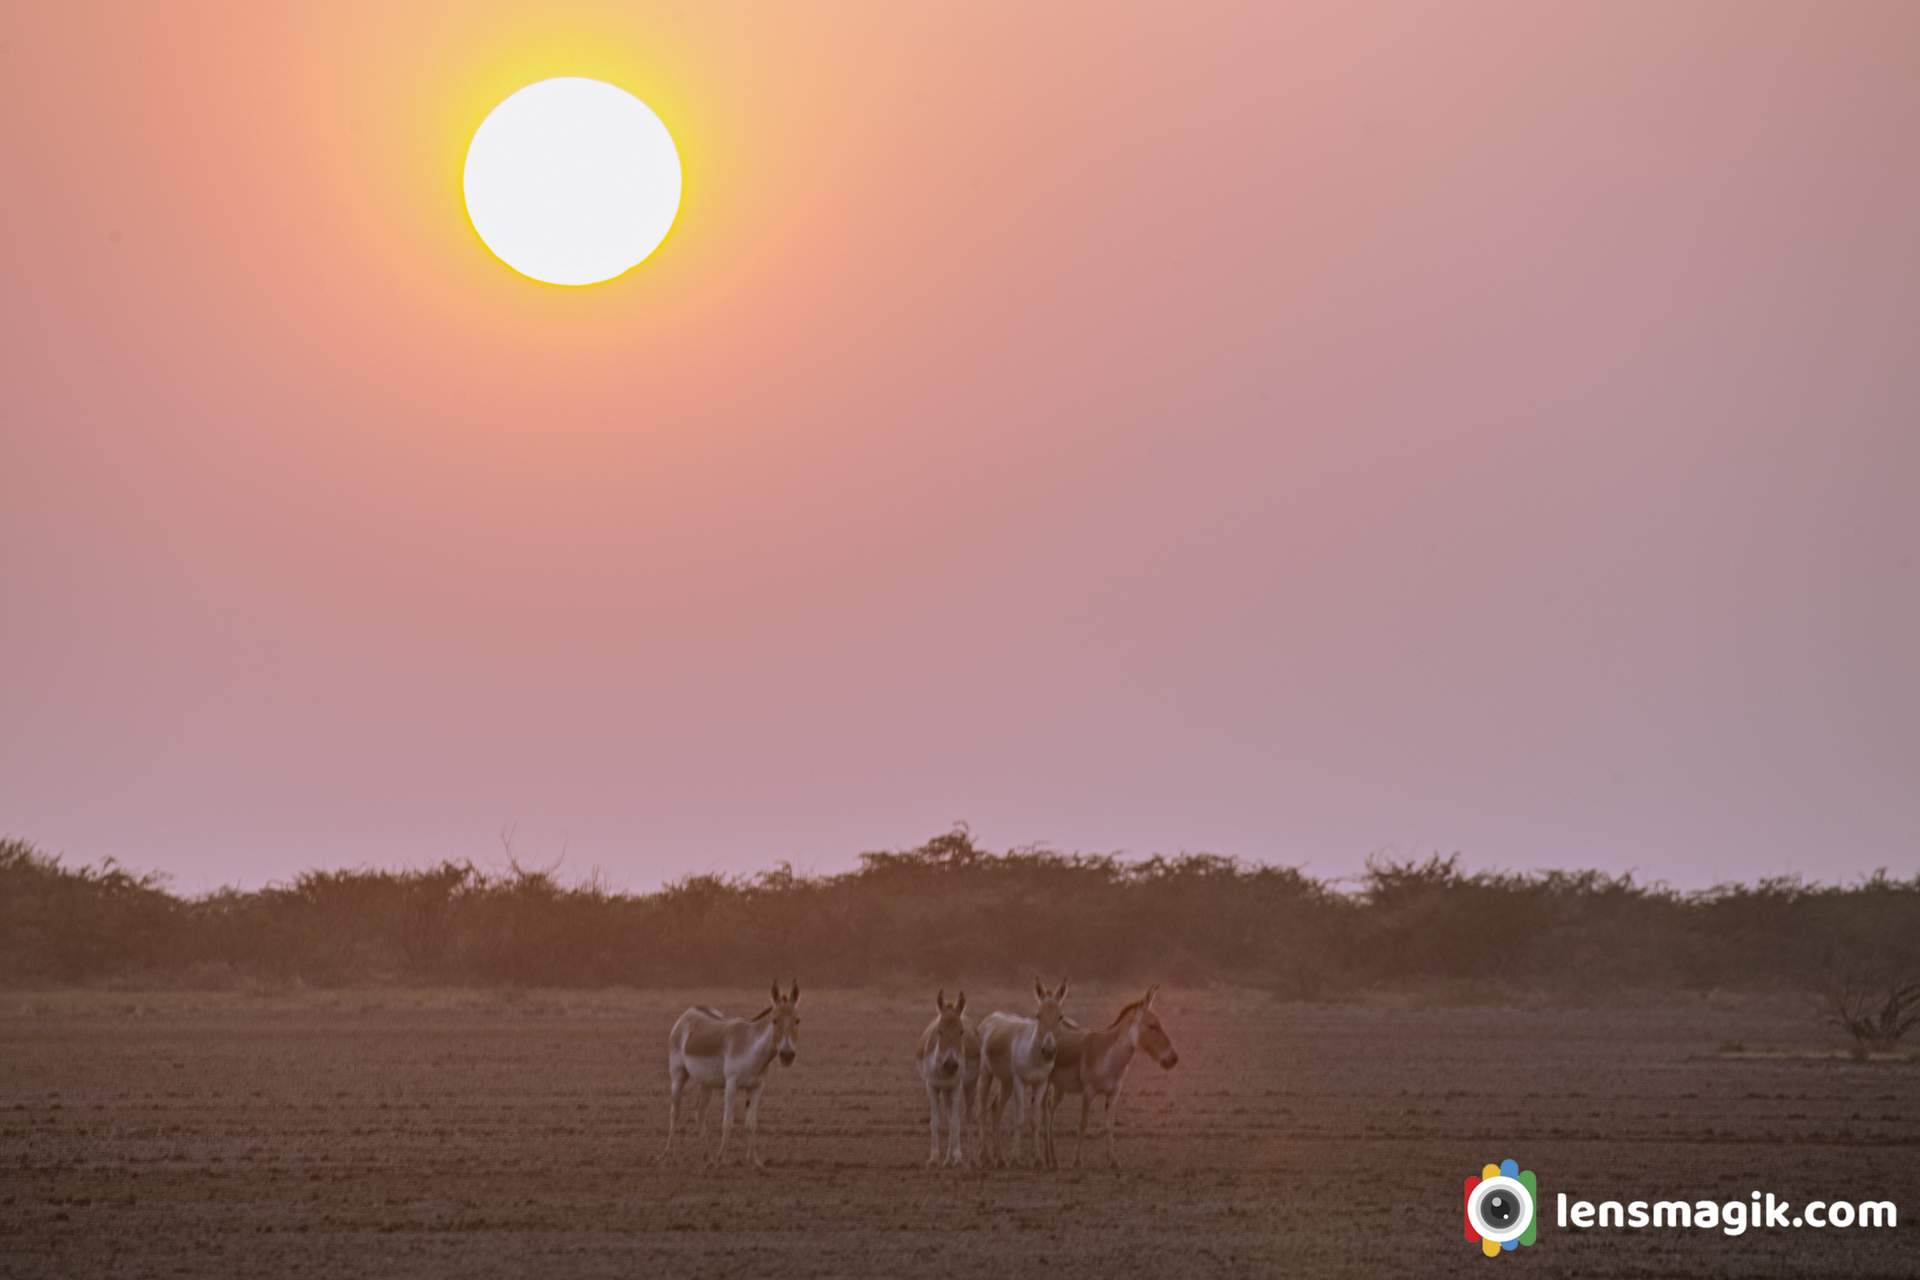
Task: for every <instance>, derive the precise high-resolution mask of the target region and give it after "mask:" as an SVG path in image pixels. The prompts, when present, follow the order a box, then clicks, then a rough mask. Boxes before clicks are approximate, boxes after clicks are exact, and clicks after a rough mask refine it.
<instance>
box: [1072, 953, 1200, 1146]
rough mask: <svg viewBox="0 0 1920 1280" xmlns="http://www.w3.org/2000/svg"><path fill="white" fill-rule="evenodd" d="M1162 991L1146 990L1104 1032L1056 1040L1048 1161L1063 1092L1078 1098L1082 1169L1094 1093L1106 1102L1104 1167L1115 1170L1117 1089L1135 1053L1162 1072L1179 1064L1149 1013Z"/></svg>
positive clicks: (1074, 1033)
mask: <svg viewBox="0 0 1920 1280" xmlns="http://www.w3.org/2000/svg"><path fill="white" fill-rule="evenodd" d="M1159 990H1160V988H1159V987H1158V986H1152V987H1148V988H1147V994H1146V995H1144V996H1142V997H1141V998H1140V999H1138V1000H1136V1001H1134V1002H1133V1003H1132V1004H1130V1005H1128V1006H1127V1007H1126V1008H1124V1009H1122V1010H1121V1011H1120V1013H1119V1015H1118V1016H1117V1017H1115V1018H1114V1020H1113V1022H1112V1024H1111V1025H1109V1026H1108V1027H1107V1028H1106V1029H1105V1030H1103V1031H1068V1032H1067V1033H1065V1034H1064V1035H1062V1036H1061V1037H1060V1042H1059V1046H1058V1052H1057V1053H1056V1054H1055V1055H1054V1060H1053V1076H1052V1078H1051V1079H1050V1080H1049V1081H1048V1083H1047V1097H1046V1142H1047V1163H1048V1164H1049V1165H1050V1166H1051V1165H1054V1164H1056V1163H1057V1160H1056V1157H1055V1155H1054V1150H1053V1113H1054V1111H1055V1109H1057V1108H1058V1107H1059V1105H1060V1098H1061V1096H1062V1095H1064V1094H1069V1093H1077V1094H1079V1095H1080V1136H1079V1139H1078V1140H1077V1141H1076V1142H1075V1143H1074V1147H1073V1164H1074V1167H1075V1168H1076V1169H1077V1168H1079V1167H1080V1155H1081V1152H1082V1151H1083V1150H1084V1149H1085V1148H1086V1145H1087V1113H1088V1112H1089V1111H1091V1110H1092V1108H1093V1099H1094V1096H1095V1095H1096V1094H1097V1095H1098V1096H1100V1097H1101V1098H1103V1099H1104V1100H1105V1101H1106V1104H1107V1163H1108V1164H1109V1165H1112V1166H1114V1167H1116V1168H1117V1167H1119V1164H1120V1159H1119V1156H1118V1155H1116V1154H1115V1152H1114V1148H1113V1131H1114V1128H1115V1126H1116V1125H1118V1124H1119V1123H1120V1086H1121V1084H1122V1083H1124V1082H1125V1080H1126V1078H1127V1068H1128V1067H1129V1066H1130V1065H1132V1063H1133V1054H1134V1051H1135V1050H1136V1049H1143V1050H1145V1051H1146V1052H1147V1054H1148V1055H1149V1056H1150V1057H1152V1058H1153V1060H1154V1061H1155V1062H1158V1063H1159V1064H1160V1066H1161V1067H1162V1069H1164V1070H1169V1071H1170V1070H1172V1069H1173V1067H1174V1064H1176V1063H1178V1062H1179V1061H1180V1055H1179V1054H1178V1053H1176V1052H1175V1051H1174V1048H1173V1041H1172V1040H1171V1039H1169V1038H1168V1037H1167V1029H1166V1028H1165V1027H1163V1026H1161V1025H1160V1018H1159V1015H1158V1014H1156V1013H1154V1011H1153V997H1154V994H1155V993H1156V992H1158V991H1159Z"/></svg>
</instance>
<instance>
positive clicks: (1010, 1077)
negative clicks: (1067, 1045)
mask: <svg viewBox="0 0 1920 1280" xmlns="http://www.w3.org/2000/svg"><path fill="white" fill-rule="evenodd" d="M1033 994H1034V998H1035V999H1036V1000H1038V1001H1039V1008H1038V1009H1037V1010H1036V1011H1035V1013H1034V1016H1033V1017H1031V1018H1023V1017H1021V1016H1020V1015H1019V1014H1015V1013H991V1014H988V1015H987V1016H986V1018H984V1019H983V1020H982V1021H981V1023H980V1082H979V1086H978V1088H979V1107H980V1123H981V1125H982V1126H983V1127H984V1132H983V1133H982V1134H981V1138H980V1147H981V1151H982V1154H983V1156H984V1157H985V1158H986V1159H987V1160H988V1161H989V1162H990V1163H998V1164H1003V1165H1004V1164H1006V1163H1008V1160H1007V1154H1006V1152H1005V1151H1004V1150H1003V1149H1002V1147H1001V1142H1000V1113H1001V1112H1002V1111H1004V1110H1005V1109H1006V1105H1007V1096H1008V1095H1009V1094H1011V1095H1012V1096H1013V1098H1014V1099H1015V1101H1016V1102H1017V1103H1018V1107H1017V1109H1016V1117H1017V1118H1016V1120H1015V1122H1014V1123H1015V1124H1016V1126H1018V1127H1016V1128H1015V1130H1014V1135H1013V1158H1014V1159H1015V1160H1018V1159H1019V1156H1020V1129H1022V1128H1024V1129H1025V1130H1026V1131H1027V1135H1028V1138H1029V1139H1030V1140H1031V1139H1033V1135H1034V1123H1035V1121H1036V1120H1037V1119H1038V1116H1039V1111H1040V1105H1041V1102H1042V1099H1041V1092H1042V1091H1043V1090H1044V1089H1045V1088H1046V1086H1047V1080H1048V1078H1049V1077H1050V1076H1051V1075H1052V1074H1053V1059H1054V1054H1055V1052H1056V1051H1057V1047H1058V1041H1057V1037H1058V1035H1059V1032H1060V1026H1061V1021H1062V1019H1063V1017H1064V1015H1063V1014H1062V1013H1061V1012H1060V1005H1061V1003H1062V1002H1063V1001H1064V1000H1066V998H1067V983H1066V980H1065V979H1064V978H1063V979H1061V981H1060V986H1059V988H1058V989H1057V990H1054V991H1048V990H1047V989H1046V987H1045V986H1043V985H1042V984H1041V982H1040V979H1039V978H1037V977H1036V978H1035V979H1034V980H1033ZM989 1101H991V1106H992V1110H991V1111H989V1110H988V1106H989ZM1036 1154H1037V1151H1036Z"/></svg>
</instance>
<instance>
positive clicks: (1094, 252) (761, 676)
mask: <svg viewBox="0 0 1920 1280" xmlns="http://www.w3.org/2000/svg"><path fill="white" fill-rule="evenodd" d="M396 11H398V12H396ZM565 74H588V75H601V76H605V77H606V78H610V79H618V80H620V81H621V82H622V83H623V84H624V86H625V87H626V88H628V89H630V90H632V91H633V92H635V93H637V94H638V95H640V96H641V97H643V98H646V99H647V100H648V101H650V102H651V103H653V105H654V106H655V107H656V108H657V109H658V110H659V111H660V114H661V115H662V117H663V118H664V119H665V120H666V123H667V124H668V126H669V127H670V128H671V129H673V130H674V132H675V134H676V136H677V137H678V138H679V139H680V142H681V146H682V150H683V153H684V154H685V157H686V161H687V169H686V182H687V195H686V202H685V204H684V206H683V209H682V213H681V221H680V223H679V225H678V226H677V227H676V229H675V231H674V233H673V236H672V238H671V239H670V240H669V241H668V242H667V244H666V246H665V247H664V248H663V249H662V250H661V252H660V254H659V255H658V256H657V257H656V258H655V259H654V260H652V261H650V262H649V263H647V264H645V265H643V266H642V267H641V268H640V269H639V270H637V271H636V272H634V273H633V274H632V275H631V276H629V277H627V278H625V279H624V280H622V281H620V282H618V283H616V284H614V285H611V286H606V287H603V288H598V289H592V290H586V291H565V290H556V289H549V288H543V287H540V286H536V285H533V284H530V283H529V282H527V281H525V280H523V279H521V278H520V277H518V276H516V275H514V274H513V273H512V272H511V271H509V270H507V269H506V268H505V267H503V266H501V265H500V264H499V263H498V262H497V261H495V260H494V259H492V258H491V257H490V256H488V255H487V253H486V251H485V250H484V248H483V247H482V246H481V245H480V244H479V243H478V241H477V240H476V239H475V238H474V237H473V234H472V232H471V230H470V229H469V227H468V225H467V222H466V219H465V215H464V211H463V209H462V207H461V204H460V196H459V171H460V164H461V158H462V155H463V153H464V148H465V143H466V139H467V137H468V135H469V134H470V132H471V129H472V128H473V126H474V125H476V124H477V123H478V120H479V118H480V116H482V115H484V113H485V111H486V109H487V108H488V107H490V106H491V105H492V103H493V102H494V101H497V100H498V98H499V97H502V96H504V95H505V93H506V92H508V91H510V90H511V89H512V88H515V87H517V86H518V85H519V84H522V83H526V82H528V81H531V80H534V79H539V78H541V77H543V76H547V75H565ZM0 110H4V114H5V121H6V123H5V127H4V130H3V131H0V172H4V173H5V175H6V196H5V198H4V200H0V233H4V234H3V235H0V243H3V244H4V259H3V260H0V261H3V264H4V265H3V266H0V270H3V271H4V286H5V292H4V298H5V301H4V325H5V332H4V334H0V337H3V338H4V343H3V344H0V361H3V362H4V365H3V366H0V373H3V374H4V379H3V385H4V392H3V393H0V394H4V416H3V418H0V423H3V425H0V590H3V591H4V595H3V597H0V657H3V659H4V660H3V661H0V831H5V832H11V833H13V834H16V835H20V836H24V837H27V838H29V839H32V840H34V841H36V842H38V843H40V844H41V845H43V846H44V847H46V848H49V849H52V850H62V851H65V852H66V853H67V854H69V855H70V856H72V857H76V858H87V859H91V858H97V857H101V856H105V855H108V854H112V855H117V856H119V857H120V858H122V859H123V860H125V861H127V862H130V863H132V864H134V865H136V866H140V867H158V868H165V869H168V870H171V871H173V872H175V873H176V874H177V876H178V879H179V882H180V883H181V884H182V885H183V886H185V887H188V888H204V887H208V886H211V885H214V884H217V883H220V882H224V881H238V882H241V883H244V884H259V883H261V882H264V881H267V880H270V879H274V878H277V877H283V876H286V875H288V874H290V873H292V872H294V871H296V870H298V869H300V868H304V867H310V866H323V865H327V866H333V865H342V864H353V863H382V864H397V863H418V862H421V861H425V860H428V859H435V858H441V857H466V856H471V857H474V858H476V859H478V860H481V861H482V862H486V861H491V860H497V859H498V856H499V846H498V843H497V837H496V832H497V830H498V829H499V827H500V826H501V824H502V823H503V822H505V821H509V820H517V822H518V823H519V840H518V845H517V848H518V849H519V851H520V852H521V853H523V854H524V855H527V856H528V857H529V858H532V859H536V860H537V859H539V858H541V857H543V856H546V857H550V856H551V855H553V854H554V853H556V852H557V851H558V850H559V848H560V846H561V844H562V841H563V839H564V840H565V841H566V843H567V848H568V855H567V866H566V870H568V871H571V872H583V871H584V870H586V869H587V868H588V867H591V866H595V865H598V866H601V867H604V868H606V869H607V871H608V872H609V874H610V875H611V876H612V877H613V879H614V880H615V881H616V882H619V883H624V884H628V885H633V886H637V887H644V886H650V885H653V884H655V883H658V882H659V881H660V880H662V879H663V878H668V877H672V876H675V875H679V874H682V873H685V872H688V871H701V870H709V869H721V870H736V869H737V870H744V869H755V868H760V867H763V866H766V865H767V864H768V863H769V862H770V861H772V860H773V859H775V858H782V857H784V858H791V859H793V860H794V861H795V862H796V864H798V865H800V866H802V867H806V868H814V869H836V868H839V867H842V866H845V865H847V864H848V863H849V862H850V861H851V858H852V855H853V854H854V853H856V852H857V851H859V850H862V849H868V848H877V847H886V846H896V845H902V844H907V843H911V842H915V841H918V840H919V839H922V838H924V837H926V836H928V835H930V834H933V833H935V832H937V831H939V830H941V829H943V828H945V827H946V826H947V825H948V824H949V823H950V822H951V821H953V820H955V819H961V818H964V819H967V820H969V821H970V822H971V823H972V824H973V825H974V828H975V830H976V832H977V833H978V834H979V835H980V836H981V837H982V838H983V839H984V840H986V841H987V842H989V843H991V844H993V845H996V846H1000V845H1006V844H1011V843H1021V842H1027V841H1047V842H1052V843H1053V844H1055V845H1058V846H1061V847H1066V848H1082V849H1097V850H1109V849H1124V850H1130V851H1133V852H1137V853H1146V852H1150V851H1154V850H1163V851H1174V850H1179V849H1189V850H1198V849H1209V850H1214V851H1218V852H1224V853H1235V854H1240V855H1243V856H1247V857H1252V858H1259V859H1266V860H1276V861H1284V862H1292V863H1305V864H1306V865H1307V866H1308V867H1309V868H1310V869H1312V870H1315V871H1317V872H1321V873H1337V872H1344V871H1348V870H1352V869H1354V868H1356V867H1357V866H1358V865H1359V864H1360V863H1361V861H1362V859H1363V858H1364V857H1365V856H1366V855H1367V854H1368V853H1369V852H1372V851H1376V850H1394V851H1397V852H1399V853H1402V854H1413V853H1422V852H1426V851H1429V850H1436V849H1438V850H1454V849H1458V850H1460V851H1462V852H1463V853H1464V854H1465V855H1466V857H1467V859H1468V861H1469V862H1470V863H1471V864H1473V865H1476V866H1490V865H1500V866H1517V867H1533V866H1589V865H1591V866H1600V867H1607V868H1615V869H1620V868H1628V867H1634V868H1639V869H1641V870H1642V871H1643V873H1645V874H1648V875H1651V876H1654V877H1664V878H1668V879H1671V880H1673V881H1675V882H1678V883H1682V884H1699V883H1704V882H1707V881H1710V880H1713V879H1716V878H1721V877H1735V876H1737V877H1747V878H1750V877H1753V876H1756V875H1761V874H1770V873H1777V872H1781V871H1787V870H1796V871H1800V872H1804V873H1808V874H1813V875H1817V876H1821V877H1841V876H1850V875H1852V874H1854V873H1857V872H1860V871H1862V870H1865V869H1869V868H1872V867H1875V866H1879V865H1887V866H1889V867H1891V868H1893V869H1895V870H1898V871H1901V872H1903V873H1913V872H1915V871H1916V870H1920V785H1916V784H1917V783H1920V591H1917V590H1916V562H1915V550H1916V546H1920V514H1916V513H1920V433H1917V432H1916V426H1917V425H1920V233H1916V228H1917V227H1920V166H1916V163H1915V152H1914V146H1915V139H1916V138H1920V6H1915V5H1911V4H1904V3H1890V4H1871V3H1852V2H1850V3H1845V4H1833V5H1820V4H1814V3H1802V4H1761V3H1738V4H1734V3H1729V4H1711V3H1688V4H1634V3H1625V4H1601V3H1592V4H1585V5H1552V6H1545V5H1538V4H1534V3H1531V2H1530V0H1527V2H1516V3H1512V4H1484V3H1464V4H1451V3H1450V4H1372V5H1352V4H1348V3H1334V4H1312V5H1299V4H1287V5H1277V4H1255V5H1247V6H1243V7H1234V8H1230V7H1227V6H1207V7H1204V8H1195V7H1194V6H1190V5H1174V4H1168V5H1160V6H1145V5H1120V6H1114V5H1106V4H1101V5H1030V4H1024V3H1021V4H1013V3H1001V4H985V5H968V6H954V7H952V8H950V9H945V10H942V11H940V12H938V13H936V12H935V10H934V9H933V7H932V6H917V5H916V6H901V5H896V4H879V3H873V4H862V5H854V4H843V5H832V6H770V5H750V6H749V5H739V6H724V5H709V4H705V3H701V4H685V5H675V6H671V7H668V6H649V5H645V4H636V3H631V2H630V0H622V2H621V3H601V4H555V3H542V4H538V5H534V4H520V5H515V4H498V3H478V4H475V3H460V4H446V5H441V6H433V7H430V6H427V5H406V6H394V5H390V4H387V3H384V0H383V2H381V3H364V2H359V0H356V2H355V3H352V4H335V5H312V6H304V7H302V8H300V9H297V10H296V9H294V8H292V7H286V8H283V7H281V6H269V5H259V4H256V3H253V2H252V0H232V2H231V3H225V2H223V3H187V4H179V5H172V4H169V5H150V4H141V3H135V2H134V0H125V2H124V3H119V4H106V5H103V4H88V3H63V4H59V5H54V4H42V5H17V6H10V7H9V8H8V9H7V10H6V16H5V20H4V23H0Z"/></svg>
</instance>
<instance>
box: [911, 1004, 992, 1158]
mask: <svg viewBox="0 0 1920 1280" xmlns="http://www.w3.org/2000/svg"><path fill="white" fill-rule="evenodd" d="M933 1004H934V1007H935V1008H936V1009H938V1010H939V1013H937V1014H936V1015H935V1016H934V1019H933V1021H932V1022H929V1023H928V1024H927V1029H926V1030H925V1031H922V1032H921V1033H920V1043H919V1046H918V1047H917V1048H916V1049H915V1050H914V1060H915V1062H916V1063H917V1064H918V1065H919V1067H920V1081H921V1083H922V1084H924V1085H926V1087H927V1109H928V1113H929V1114H928V1119H927V1127H928V1128H929V1129H930V1130H931V1132H932V1141H933V1145H932V1149H931V1150H930V1151H929V1152H928V1153H927V1163H928V1164H929V1165H937V1164H939V1163H940V1120H941V1117H942V1116H943V1115H944V1116H946V1117H947V1118H948V1122H947V1160H946V1162H947V1163H948V1164H949V1165H956V1166H957V1165H959V1164H960V1163H962V1161H963V1159H964V1156H963V1153H962V1150H961V1146H962V1142H961V1139H962V1136H963V1135H964V1134H965V1133H966V1127H967V1126H966V1121H967V1119H968V1118H969V1117H970V1116H972V1115H973V1113H974V1106H973V1088H974V1083H975V1081H977V1080H978V1079H979V1078H980V1037H979V1036H978V1035H976V1034H975V1033H974V1030H973V1028H972V1027H969V1026H968V1025H967V1024H966V1020H965V1019H963V1018H962V1017H961V1016H960V1015H961V1014H962V1013H964V1012H965V1011H966V1007H967V993H966V992H964V991H962V992H961V993H960V995H959V997H958V998H957V999H956V1000H954V1002H953V1003H952V1004H948V1003H947V993H946V991H945V990H944V989H943V990H941V991H939V992H936V993H935V995H934V997H933Z"/></svg>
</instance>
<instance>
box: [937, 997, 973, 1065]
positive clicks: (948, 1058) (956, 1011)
mask: <svg viewBox="0 0 1920 1280" xmlns="http://www.w3.org/2000/svg"><path fill="white" fill-rule="evenodd" d="M933 1004H934V1007H935V1008H937V1009H938V1010H940V1021H939V1022H938V1023H937V1024H936V1025H935V1026H934V1029H933V1069H934V1070H935V1071H937V1072H939V1073H940V1075H941V1076H942V1077H950V1076H954V1075H957V1074H958V1073H959V1071H960V1064H961V1063H962V1062H964V1061H965V1060H966V1052H967V1024H966V1023H964V1022H962V1021H961V1020H960V1015H961V1014H962V1013H963V1012H965V1011H966V1007H967V993H966V992H964V991H962V992H961V993H960V994H959V996H958V997H957V998H956V999H955V1000H954V1002H953V1003H952V1004H948V1003H947V992H946V989H945V988H944V987H943V988H941V989H940V990H939V991H937V992H935V993H934V996H933Z"/></svg>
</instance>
